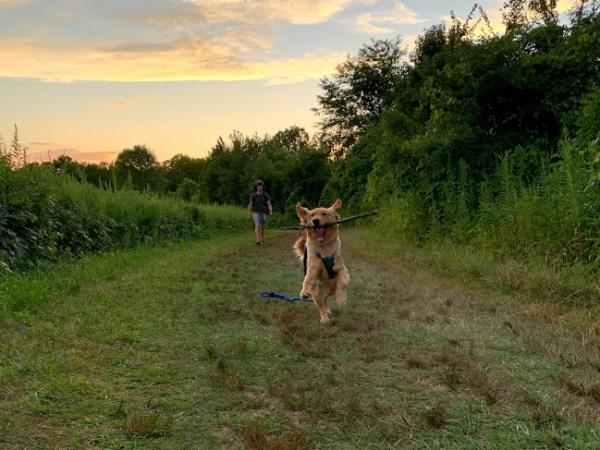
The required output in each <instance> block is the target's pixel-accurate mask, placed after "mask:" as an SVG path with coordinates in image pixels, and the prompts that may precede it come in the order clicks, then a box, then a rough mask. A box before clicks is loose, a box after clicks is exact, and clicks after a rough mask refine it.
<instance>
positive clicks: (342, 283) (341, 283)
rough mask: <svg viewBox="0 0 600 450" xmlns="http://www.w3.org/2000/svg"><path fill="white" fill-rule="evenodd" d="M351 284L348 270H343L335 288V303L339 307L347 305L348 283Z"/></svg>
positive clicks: (338, 274) (338, 275) (339, 273)
mask: <svg viewBox="0 0 600 450" xmlns="http://www.w3.org/2000/svg"><path fill="white" fill-rule="evenodd" d="M349 282H350V274H349V273H348V269H345V268H344V269H342V270H340V271H339V272H338V273H337V280H336V287H335V301H336V302H337V304H338V305H345V304H346V300H347V298H348V283H349Z"/></svg>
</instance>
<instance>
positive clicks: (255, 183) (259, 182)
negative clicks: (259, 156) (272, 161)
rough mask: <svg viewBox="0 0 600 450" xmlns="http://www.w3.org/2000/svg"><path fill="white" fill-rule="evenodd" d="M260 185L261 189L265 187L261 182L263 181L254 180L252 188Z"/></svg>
mask: <svg viewBox="0 0 600 450" xmlns="http://www.w3.org/2000/svg"><path fill="white" fill-rule="evenodd" d="M258 185H261V186H262V187H265V183H264V182H263V180H256V181H255V182H254V187H256V186H258Z"/></svg>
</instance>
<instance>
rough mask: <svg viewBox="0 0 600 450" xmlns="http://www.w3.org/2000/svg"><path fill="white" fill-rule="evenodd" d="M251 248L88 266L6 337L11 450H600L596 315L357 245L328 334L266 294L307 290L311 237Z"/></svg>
mask: <svg viewBox="0 0 600 450" xmlns="http://www.w3.org/2000/svg"><path fill="white" fill-rule="evenodd" d="M248 238H249V236H243V237H240V236H237V237H235V236H234V237H227V238H222V239H221V240H218V241H217V240H212V241H202V242H195V243H186V244H181V245H175V246H170V247H168V248H164V249H142V250H138V251H134V252H131V253H125V254H123V255H121V256H114V257H110V258H106V259H105V260H103V259H102V258H99V259H98V260H97V261H92V262H90V261H87V262H83V263H82V264H81V266H82V267H80V268H78V267H75V268H72V269H69V270H70V271H72V273H71V274H72V276H73V277H74V278H77V277H76V276H75V275H73V274H76V273H77V271H81V272H82V273H86V274H88V276H86V277H84V278H81V277H80V278H78V281H77V282H74V283H73V287H72V289H70V290H69V293H68V294H67V295H61V296H58V297H57V298H54V299H51V300H50V304H49V305H48V306H44V307H40V308H38V309H37V310H36V311H34V312H32V313H31V314H24V315H21V316H20V318H19V319H12V320H9V321H7V322H6V323H4V324H3V325H0V449H3V450H4V449H11V450H12V449H19V450H23V449H71V448H73V449H74V448H82V449H83V448H85V449H142V448H145V449H213V448H214V449H221V448H222V449H243V448H254V449H267V450H268V449H272V450H275V449H284V450H300V449H402V448H422V449H431V448H439V449H449V448H456V449H459V448H460V449H469V448H470V449H481V448H484V449H494V448H498V449H501V448H502V449H506V448H511V449H525V448H527V449H534V448H539V449H542V448H570V449H594V448H600V409H599V408H600V357H599V355H600V326H598V325H597V323H594V321H593V320H591V319H590V317H588V316H587V313H586V311H578V310H570V311H568V310H561V309H560V308H558V307H557V306H555V305H553V304H533V303H531V302H529V303H524V302H519V301H518V299H515V298H511V297H508V296H504V295H501V294H499V293H496V292H492V291H489V290H487V291H485V290H478V289H477V288H474V287H473V286H471V287H470V288H466V287H464V286H460V285H458V283H457V282H456V281H453V280H452V279H450V278H449V277H443V276H436V275H433V274H432V273H431V272H429V271H426V270H420V269H419V268H415V267H412V266H410V265H407V264H406V263H404V262H403V261H402V260H400V259H399V258H398V257H395V256H394V254H395V253H394V251H393V249H390V248H389V246H382V245H381V244H378V243H376V242H372V241H370V240H369V238H368V236H367V234H366V233H364V232H358V231H352V232H347V233H345V235H344V246H345V247H344V251H345V254H346V259H347V262H348V265H349V267H350V272H351V276H352V281H351V289H350V295H349V303H348V305H347V306H346V308H345V309H344V310H342V311H337V310H336V311H335V312H334V316H333V319H334V320H333V323H332V324H331V325H330V326H322V325H320V324H319V323H318V320H317V313H316V309H315V308H314V306H313V305H311V304H292V305H290V304H286V303H282V302H266V301H264V300H261V299H259V298H258V297H257V295H256V292H257V291H259V290H261V289H265V288H269V289H273V290H279V291H283V292H288V293H290V294H292V293H296V292H297V291H298V290H299V289H300V284H301V273H300V268H299V265H298V263H297V262H296V261H294V260H293V259H292V255H291V250H290V246H291V244H292V241H293V239H294V236H293V235H289V234H287V235H278V236H275V237H273V238H271V239H270V240H268V242H267V245H266V246H264V247H256V246H255V245H254V244H253V243H252V242H251V239H248ZM250 238H251V236H250ZM107 265H110V270H109V269H107V267H106V266H107ZM90 266H93V267H94V268H95V269H94V270H97V271H98V274H99V275H98V277H99V278H98V279H97V280H95V277H94V276H93V275H94V270H92V269H90ZM69 273H70V272H69V271H61V272H60V274H57V277H58V276H60V277H63V278H64V277H68V276H69ZM57 282H58V281H57ZM63 282H64V280H63V279H61V283H63Z"/></svg>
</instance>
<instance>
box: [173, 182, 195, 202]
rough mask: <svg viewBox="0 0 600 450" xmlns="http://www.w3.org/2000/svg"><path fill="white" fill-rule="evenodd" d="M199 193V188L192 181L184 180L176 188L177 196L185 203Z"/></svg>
mask: <svg viewBox="0 0 600 450" xmlns="http://www.w3.org/2000/svg"><path fill="white" fill-rule="evenodd" d="M199 192H200V186H199V185H198V183H197V182H195V181H194V180H190V179H189V178H186V179H184V180H183V181H182V182H181V183H180V184H179V186H178V187H177V194H178V195H179V196H180V197H181V198H182V199H183V200H185V201H188V202H189V201H192V199H193V198H194V197H195V196H197V195H198V193H199Z"/></svg>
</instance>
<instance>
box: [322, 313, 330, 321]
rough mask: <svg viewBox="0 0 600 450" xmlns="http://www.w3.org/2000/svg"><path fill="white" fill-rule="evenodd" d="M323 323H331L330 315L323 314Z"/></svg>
mask: <svg viewBox="0 0 600 450" xmlns="http://www.w3.org/2000/svg"><path fill="white" fill-rule="evenodd" d="M321 323H329V315H327V314H321Z"/></svg>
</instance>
